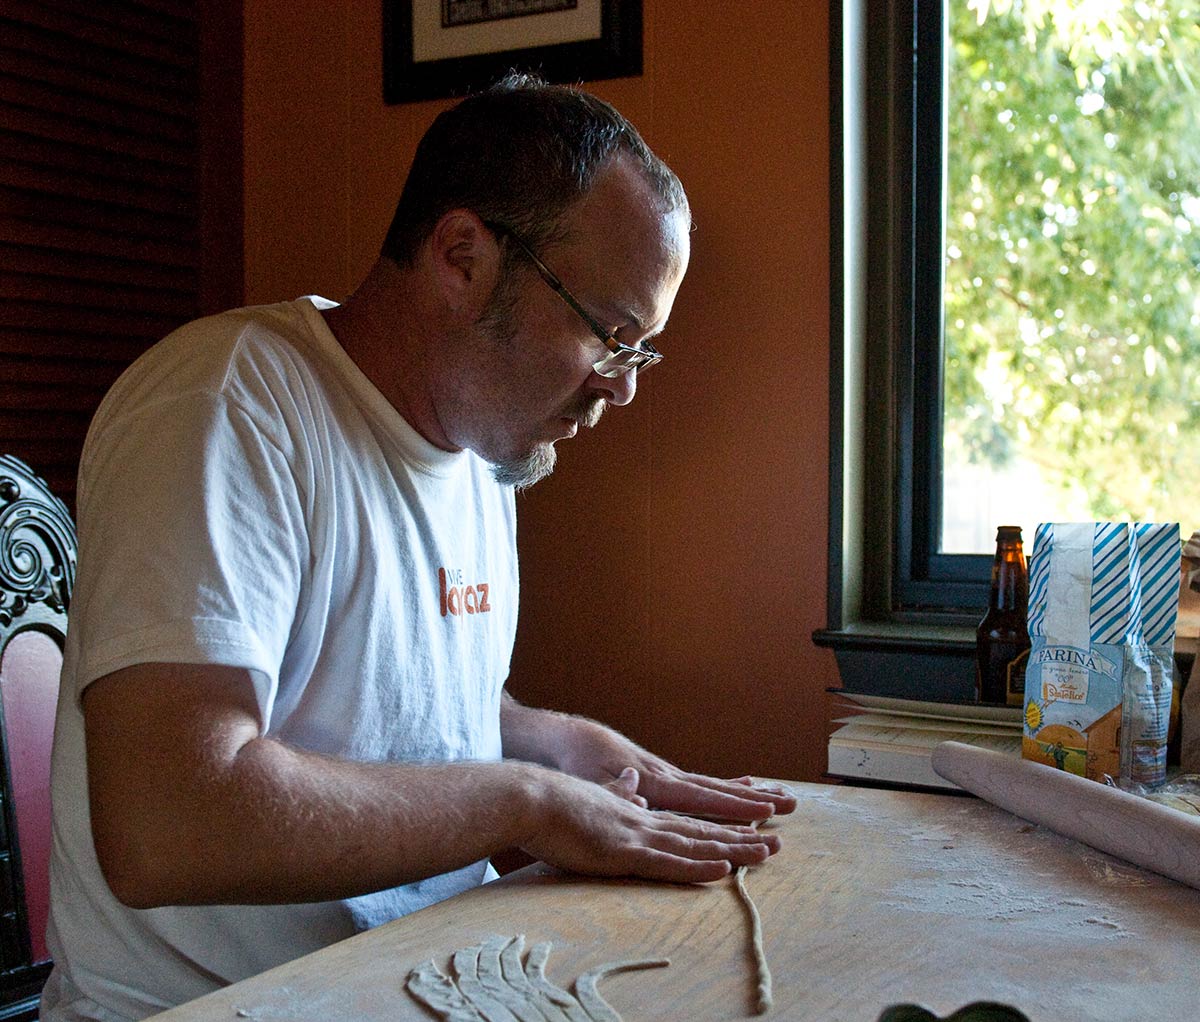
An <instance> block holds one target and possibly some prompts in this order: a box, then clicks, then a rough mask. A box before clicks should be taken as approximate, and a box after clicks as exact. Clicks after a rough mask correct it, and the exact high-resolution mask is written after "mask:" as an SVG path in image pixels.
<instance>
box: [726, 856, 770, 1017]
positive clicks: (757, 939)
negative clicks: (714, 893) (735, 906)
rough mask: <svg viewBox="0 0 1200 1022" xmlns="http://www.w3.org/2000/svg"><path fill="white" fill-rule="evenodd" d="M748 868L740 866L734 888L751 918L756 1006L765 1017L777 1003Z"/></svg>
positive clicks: (735, 874) (760, 920)
mask: <svg viewBox="0 0 1200 1022" xmlns="http://www.w3.org/2000/svg"><path fill="white" fill-rule="evenodd" d="M747 868H748V867H746V866H739V867H738V868H737V871H736V872H735V873H734V886H735V887H736V888H737V893H738V897H739V898H741V900H742V904H743V905H745V906H746V912H747V913H748V914H749V916H750V948H751V951H752V952H753V954H754V966H755V969H756V970H757V972H758V991H757V992H758V1002H757V1004H756V1005H755V1008H756V1009H757V1011H758V1013H759V1014H760V1015H765V1014H766V1013H767V1012H768V1011H770V1010H771V1006H772V1005H773V1004H774V1003H775V995H774V991H773V990H772V983H771V966H770V965H768V964H767V953H766V951H765V950H763V929H762V917H761V916H760V915H759V914H758V906H757V905H755V904H754V899H753V898H751V897H750V892H749V891H748V890H747V889H746V870H747Z"/></svg>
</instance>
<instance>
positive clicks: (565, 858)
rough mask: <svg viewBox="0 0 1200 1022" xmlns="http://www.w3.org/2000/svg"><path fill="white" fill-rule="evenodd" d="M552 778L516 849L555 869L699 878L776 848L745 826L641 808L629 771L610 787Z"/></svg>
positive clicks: (770, 838) (775, 840)
mask: <svg viewBox="0 0 1200 1022" xmlns="http://www.w3.org/2000/svg"><path fill="white" fill-rule="evenodd" d="M555 776H556V781H555V783H553V784H552V785H550V786H549V787H548V788H547V789H546V791H545V797H544V799H543V800H542V802H541V805H540V806H539V807H538V811H537V812H536V813H535V814H534V815H533V817H532V818H533V819H534V820H535V821H536V826H537V829H536V831H535V832H534V833H532V834H531V835H529V836H528V837H527V838H525V839H524V840H523V841H522V844H521V847H522V848H523V849H524V850H525V851H526V852H528V853H529V854H530V855H533V856H534V857H536V858H539V859H542V860H544V861H546V862H548V863H550V864H551V865H554V866H558V867H560V868H562V869H567V870H572V871H574V872H577V873H588V874H592V875H596V876H639V877H645V878H647V879H650V880H667V881H674V882H676V883H707V882H711V881H714V880H720V879H721V878H722V877H725V876H728V875H729V873H730V872H731V871H732V870H733V869H734V868H736V867H738V866H748V865H755V864H757V863H760V862H762V861H764V860H765V859H766V858H767V857H768V856H770V855H774V854H775V852H777V851H779V837H778V836H777V835H775V834H762V833H758V832H756V831H755V830H754V828H753V827H748V826H736V825H728V824H720V823H713V822H709V821H707V820H697V819H689V818H688V817H684V816H677V815H675V814H674V813H667V812H654V811H651V810H649V809H646V808H645V807H643V806H642V805H640V804H638V802H639V799H638V798H637V796H636V795H633V794H632V793H631V792H630V791H629V785H630V782H631V781H634V780H636V771H632V770H631V771H628V772H626V773H624V774H623V775H622V776H621V777H620V778H618V780H617V782H616V785H615V787H608V786H601V785H597V784H594V783H591V782H589V781H584V780H579V779H577V778H573V777H569V776H567V775H565V774H558V775H555Z"/></svg>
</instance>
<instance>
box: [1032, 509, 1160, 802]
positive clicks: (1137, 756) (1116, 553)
mask: <svg viewBox="0 0 1200 1022" xmlns="http://www.w3.org/2000/svg"><path fill="white" fill-rule="evenodd" d="M1179 552H1180V546H1179V526H1178V525H1161V524H1149V523H1138V524H1110V523H1106V522H1083V523H1072V524H1066V525H1063V524H1043V525H1039V526H1038V527H1037V532H1036V533H1035V534H1034V540H1033V554H1032V557H1031V559H1030V562H1029V639H1030V642H1031V643H1032V648H1031V649H1030V651H1029V663H1028V666H1027V667H1026V670H1025V729H1024V738H1023V741H1022V754H1023V755H1024V757H1025V758H1026V759H1032V760H1037V761H1038V762H1041V763H1046V764H1048V765H1050V766H1055V767H1058V768H1059V769H1060V770H1069V771H1070V772H1071V773H1075V774H1080V775H1082V776H1084V777H1090V778H1092V779H1093V780H1097V781H1102V780H1104V779H1105V776H1106V775H1107V776H1109V777H1111V778H1112V779H1113V780H1114V781H1116V782H1117V783H1118V784H1119V785H1120V786H1121V787H1125V788H1137V787H1138V786H1145V787H1153V786H1155V785H1157V784H1161V783H1162V782H1163V780H1164V779H1165V777H1166V768H1167V723H1168V719H1169V717H1170V711H1171V675H1172V665H1173V662H1174V653H1175V618H1176V615H1177V614H1178V611H1179Z"/></svg>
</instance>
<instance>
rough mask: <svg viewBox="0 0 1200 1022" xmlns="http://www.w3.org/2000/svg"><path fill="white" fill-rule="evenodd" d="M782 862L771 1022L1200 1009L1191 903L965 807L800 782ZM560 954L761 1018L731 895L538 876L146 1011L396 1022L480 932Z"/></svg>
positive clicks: (678, 1016) (1193, 896)
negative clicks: (917, 1013)
mask: <svg viewBox="0 0 1200 1022" xmlns="http://www.w3.org/2000/svg"><path fill="white" fill-rule="evenodd" d="M793 787H794V788H795V789H796V791H797V794H798V796H799V798H800V805H799V808H798V809H797V810H796V813H795V814H794V815H793V816H791V817H790V818H787V819H785V820H781V821H780V823H779V824H778V826H779V827H780V829H781V831H782V833H783V834H784V840H785V846H784V849H783V851H781V852H780V853H779V854H778V855H776V856H775V857H774V858H773V859H772V860H771V861H770V862H769V863H767V864H766V865H764V866H762V867H759V868H757V869H755V870H753V871H751V872H750V874H749V876H748V886H749V888H750V891H751V894H752V895H753V897H754V898H755V900H756V902H757V904H758V906H759V909H760V911H761V913H762V919H763V927H764V931H765V940H766V951H767V958H768V960H769V962H770V964H771V968H772V972H773V974H774V985H775V1007H774V1009H773V1010H772V1012H771V1013H770V1014H769V1015H768V1016H766V1017H767V1018H776V1019H789V1020H792V1019H794V1020H804V1022H825V1020H846V1022H875V1020H876V1019H877V1018H878V1016H879V1013H880V1011H881V1010H882V1009H883V1008H884V1007H885V1006H886V1005H889V1004H895V1003H898V1002H916V1003H920V1004H923V1005H925V1006H926V1007H928V1008H930V1009H931V1010H933V1011H935V1012H936V1013H937V1014H939V1015H945V1014H949V1013H950V1012H951V1011H953V1010H954V1009H956V1008H959V1007H961V1006H962V1005H964V1004H966V1003H969V1002H971V1001H976V1000H999V1001H1003V1002H1005V1003H1008V1004H1011V1005H1014V1006H1015V1007H1018V1008H1020V1009H1021V1010H1022V1011H1024V1012H1025V1013H1026V1014H1027V1015H1028V1016H1029V1017H1030V1018H1031V1019H1033V1020H1035V1022H1036V1020H1046V1022H1050V1020H1054V1022H1060V1020H1064V1019H1071V1020H1085V1019H1097V1020H1104V1022H1117V1020H1121V1019H1135V1018H1136V1019H1160V1020H1163V1022H1167V1020H1178V1019H1187V1018H1196V1017H1197V1015H1198V1013H1200V891H1196V890H1193V889H1192V888H1190V887H1185V886H1183V885H1181V884H1177V883H1175V882H1174V881H1171V880H1167V879H1166V878H1164V877H1161V876H1158V875H1157V874H1154V873H1149V872H1146V871H1145V870H1142V869H1139V868H1137V867H1135V866H1131V865H1128V864H1126V863H1124V862H1121V861H1119V860H1116V859H1113V858H1111V857H1110V856H1107V855H1105V854H1103V853H1101V852H1097V851H1095V850H1093V849H1090V848H1088V847H1087V846H1085V845H1081V844H1078V843H1076V842H1074V841H1071V840H1069V839H1066V838H1062V837H1059V836H1058V835H1056V834H1054V833H1052V832H1051V831H1049V830H1047V829H1045V828H1043V827H1035V826H1032V825H1030V824H1028V823H1025V822H1024V821H1022V820H1020V819H1018V818H1017V817H1015V816H1012V815H1010V814H1009V813H1006V812H1004V811H1003V810H1000V809H996V808H995V807H993V806H991V805H989V804H987V803H985V802H981V801H978V800H976V799H971V798H962V797H955V796H948V795H932V794H914V793H908V792H893V791H881V790H873V789H867V788H853V787H832V786H827V785H819V784H797V785H793ZM493 934H496V935H505V936H509V935H514V934H525V935H526V938H527V941H528V942H529V943H533V942H535V941H543V940H550V941H553V944H554V950H553V952H552V954H551V957H550V961H549V966H548V968H547V973H548V975H549V977H550V978H551V979H552V980H554V981H555V982H557V983H559V984H560V985H562V986H565V987H568V988H569V987H570V985H571V983H572V982H573V980H574V979H575V977H577V976H578V975H579V974H580V973H582V972H586V971H587V970H589V969H593V968H595V967H597V966H599V965H601V964H604V963H606V962H611V961H615V960H619V959H628V958H655V957H667V958H670V960H671V965H670V967H669V968H666V969H656V970H650V971H644V972H632V973H626V974H622V975H616V976H613V977H610V978H608V979H606V980H604V981H603V982H602V984H601V987H600V990H601V993H602V994H603V995H604V996H605V997H606V999H607V1000H608V1001H609V1002H610V1003H611V1004H612V1005H613V1006H614V1007H615V1008H616V1009H617V1010H618V1011H619V1012H621V1014H622V1015H623V1017H624V1019H625V1022H638V1020H650V1019H661V1020H672V1022H679V1020H687V1022H704V1020H718V1019H744V1018H754V1017H756V1016H755V1015H754V1011H753V1006H754V990H755V974H754V967H753V960H752V958H751V955H750V951H749V943H748V934H749V924H748V920H747V916H746V914H745V911H744V909H743V907H742V905H741V903H740V902H739V901H738V899H737V896H736V893H735V891H734V888H733V883H732V880H730V881H729V882H722V883H719V884H716V885H711V886H705V887H700V886H696V887H683V886H670V885H658V884H649V883H641V882H635V881H606V880H591V879H584V878H580V877H574V876H565V875H562V874H560V873H558V872H556V871H555V870H552V869H550V868H549V867H547V866H544V865H541V864H538V865H534V866H531V867H528V868H527V869H524V870H521V871H518V872H517V873H514V874H511V875H510V876H508V877H505V878H504V879H502V880H501V881H499V882H497V883H494V884H490V885H487V886H486V887H483V888H480V889H478V890H474V891H471V892H469V893H467V894H464V895H461V896H459V897H457V898H454V899H451V900H450V901H447V902H443V903H442V904H440V905H434V906H432V907H430V908H428V909H425V910H423V911H421V912H417V913H415V914H413V915H411V916H408V917H406V918H403V919H400V920H398V921H397V922H395V923H391V924H389V925H387V926H383V927H380V928H379V929H377V930H374V931H371V932H369V933H364V934H361V935H359V936H357V937H354V938H352V939H350V940H347V941H344V942H342V943H340V944H337V945H334V946H332V947H329V948H326V949H325V950H323V951H320V952H318V953H316V954H313V955H309V956H308V957H306V958H302V959H299V960H298V961H296V962H293V963H290V964H288V965H284V966H281V967H279V968H277V969H273V970H271V971H270V972H267V973H264V974H263V975H261V976H257V977H254V978H252V979H248V980H245V981H243V982H241V983H238V984H235V985H234V986H232V987H229V988H227V989H225V990H221V991H218V992H216V993H214V994H211V995H209V996H207V997H203V998H200V999H199V1000H196V1001H193V1002H191V1003H189V1004H186V1005H183V1006H181V1007H179V1008H175V1009H173V1010H171V1011H168V1012H165V1013H163V1014H161V1015H158V1016H156V1020H157V1022H217V1020H220V1022H236V1020H238V1019H245V1018H250V1019H256V1020H259V1022H283V1020H289V1022H342V1020H346V1022H349V1020H354V1022H376V1020H378V1022H403V1020H406V1019H413V1020H415V1019H424V1020H426V1022H428V1020H429V1019H430V1018H431V1017H432V1016H431V1015H430V1014H429V1013H428V1012H427V1011H426V1010H425V1009H424V1008H422V1007H421V1006H420V1005H419V1004H417V1002H415V1001H414V1000H413V999H412V998H410V996H409V995H408V994H407V992H406V991H405V990H404V978H405V976H406V975H407V974H408V971H409V970H410V969H411V968H412V967H413V966H415V965H417V964H419V963H420V962H423V961H425V960H427V959H429V958H430V957H432V958H434V959H435V960H436V961H437V962H438V964H439V965H440V966H441V967H442V968H443V970H445V971H449V969H448V961H449V956H450V954H451V952H453V951H454V950H456V949H458V948H462V947H466V946H468V945H471V944H476V943H479V942H480V941H482V940H483V939H484V938H486V937H488V936H490V935H493Z"/></svg>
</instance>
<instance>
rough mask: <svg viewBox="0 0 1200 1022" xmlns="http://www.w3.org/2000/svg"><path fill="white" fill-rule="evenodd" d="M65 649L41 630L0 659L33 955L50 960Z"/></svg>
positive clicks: (0, 694) (21, 638) (24, 636)
mask: <svg viewBox="0 0 1200 1022" xmlns="http://www.w3.org/2000/svg"><path fill="white" fill-rule="evenodd" d="M61 670H62V653H61V651H60V650H59V648H58V644H57V643H56V642H55V641H54V640H53V639H52V638H50V636H48V635H46V634H44V633H43V632H37V631H32V630H29V631H24V632H21V633H20V634H19V635H16V636H14V637H13V639H12V640H11V641H10V642H9V644H8V646H7V647H6V648H5V650H4V657H3V659H2V660H0V700H2V704H3V708H4V728H5V739H6V740H7V743H8V762H9V768H10V770H11V772H12V792H13V804H14V806H15V808H16V815H17V838H18V841H19V842H20V849H21V869H22V873H23V875H24V878H25V905H26V908H27V909H28V911H29V934H30V942H31V946H32V951H33V961H34V962H42V961H46V960H47V959H48V958H49V957H50V954H49V952H48V951H47V950H46V919H47V916H48V913H49V907H50V744H51V741H52V739H53V737H54V710H55V704H56V702H57V700H58V676H59V673H60V671H61Z"/></svg>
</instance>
